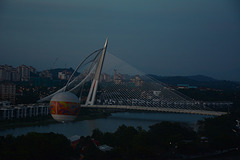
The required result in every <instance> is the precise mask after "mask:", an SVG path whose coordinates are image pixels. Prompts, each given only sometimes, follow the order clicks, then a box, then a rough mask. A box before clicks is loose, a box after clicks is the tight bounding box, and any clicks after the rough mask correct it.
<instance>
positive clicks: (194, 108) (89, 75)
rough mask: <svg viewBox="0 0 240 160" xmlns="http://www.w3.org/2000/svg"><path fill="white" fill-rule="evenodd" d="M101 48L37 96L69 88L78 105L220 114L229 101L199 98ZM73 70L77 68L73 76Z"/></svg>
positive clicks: (47, 98)
mask: <svg viewBox="0 0 240 160" xmlns="http://www.w3.org/2000/svg"><path fill="white" fill-rule="evenodd" d="M107 43H108V41H107V40H106V43H105V45H104V48H102V49H99V50H96V51H95V52H93V53H91V54H90V55H89V56H88V57H86V58H85V59H84V60H83V61H82V62H81V63H80V64H79V66H78V67H77V68H76V70H75V72H74V73H73V74H72V76H71V77H70V79H69V81H68V82H67V85H66V86H64V87H63V88H62V89H60V90H58V91H57V92H55V93H53V94H51V95H49V96H47V97H45V98H43V99H41V100H39V102H45V101H50V100H51V98H52V97H53V96H54V95H56V94H57V93H60V92H65V91H69V92H72V93H74V94H75V95H77V96H78V97H79V100H80V102H81V107H85V108H105V109H125V110H141V111H155V112H176V113H189V114H202V115H214V116H219V115H223V114H226V113H227V112H226V111H222V110H221V108H223V107H225V108H226V107H228V106H230V105H231V103H229V102H200V101H196V100H194V99H192V98H190V97H187V96H185V95H183V94H181V93H180V92H178V91H177V90H174V89H172V88H171V87H169V86H167V85H165V84H164V83H162V82H159V81H158V80H156V79H154V78H153V77H151V76H148V75H146V74H144V73H142V72H140V71H138V70H137V69H135V68H134V67H132V66H131V65H129V64H127V63H126V62H124V61H122V60H120V59H119V58H117V57H115V56H114V55H112V54H110V53H108V52H106V50H107ZM76 72H80V74H79V75H78V76H75V73H76Z"/></svg>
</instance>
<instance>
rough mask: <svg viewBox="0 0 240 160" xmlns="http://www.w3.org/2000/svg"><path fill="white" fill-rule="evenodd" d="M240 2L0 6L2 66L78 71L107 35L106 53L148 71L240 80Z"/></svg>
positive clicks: (73, 1) (52, 0)
mask: <svg viewBox="0 0 240 160" xmlns="http://www.w3.org/2000/svg"><path fill="white" fill-rule="evenodd" d="M239 4H240V3H239V2H238V1H235V0H230V1H226V0H214V1H204V0H203V1H200V0H197V1H176V0H173V1H154V0H150V1H144V0H141V1H136V0H133V1H130V2H129V1H126V0H124V1H121V2H117V1H109V0H104V1H101V2H98V1H95V0H92V1H76V0H70V1H63V0H58V1H56V0H48V1H39V0H36V1H30V0H23V1H21V2H19V1H16V0H13V1H1V2H0V20H1V24H0V34H1V36H0V53H1V54H0V56H1V58H0V64H1V65H4V64H8V65H12V66H14V67H17V66H20V65H22V64H25V65H27V66H33V67H35V68H36V69H37V70H38V71H40V70H47V69H51V68H64V67H67V68H69V67H72V68H75V67H76V66H77V65H78V63H80V62H81V60H82V59H83V58H85V57H86V56H87V55H88V54H90V53H91V52H92V51H94V50H96V49H99V48H101V47H102V45H103V43H104V40H105V38H106V37H107V36H109V48H108V51H109V52H110V53H112V54H114V55H115V56H117V57H119V58H121V59H123V60H124V61H126V62H127V63H129V64H131V65H132V66H134V67H136V68H138V69H139V70H141V71H143V72H145V73H149V74H156V75H163V76H173V75H176V76H185V75H199V74H200V75H206V76H210V77H213V78H216V79H220V80H234V81H240V74H239V73H240V63H239V60H240V55H239V53H240V45H239V44H240V20H239V19H240V16H239V15H240V5H239Z"/></svg>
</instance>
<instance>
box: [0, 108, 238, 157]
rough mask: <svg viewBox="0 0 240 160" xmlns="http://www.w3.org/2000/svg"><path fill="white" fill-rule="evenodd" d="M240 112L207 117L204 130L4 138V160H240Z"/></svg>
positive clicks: (161, 128)
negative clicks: (103, 148)
mask: <svg viewBox="0 0 240 160" xmlns="http://www.w3.org/2000/svg"><path fill="white" fill-rule="evenodd" d="M239 113H240V112H238V111H236V112H234V113H232V114H230V115H224V116H220V117H215V118H208V119H205V120H203V121H201V122H199V130H198V132H195V131H193V129H192V128H190V127H189V126H188V125H187V124H181V123H176V122H161V123H158V124H155V125H152V126H150V127H149V130H144V129H142V128H141V127H137V128H134V127H131V126H125V125H122V126H120V127H119V128H118V129H117V130H116V131H115V132H114V133H109V132H106V133H103V132H101V131H100V130H99V129H95V130H94V131H93V133H92V136H91V137H90V136H88V137H83V136H82V137H81V138H80V139H79V140H77V141H75V142H76V143H75V142H72V143H71V142H70V141H69V140H68V139H67V138H66V137H65V136H63V135H60V134H54V133H29V134H27V135H23V136H19V137H13V136H10V135H8V136H6V137H1V138H0V160H13V159H18V160H42V159H45V160H48V159H51V160H53V159H59V160H71V159H73V160H75V159H84V160H95V159H104V160H112V159H113V160H122V159H124V160H125V159H126V160H132V159H137V160H143V159H144V160H145V159H148V160H155V159H161V160H165V159H172V160H174V159H205V158H209V157H210V158H220V157H221V155H222V156H226V157H227V158H228V159H231V158H233V156H234V158H236V157H237V158H240V153H239V148H240V127H239V126H237V121H236V120H240V117H239V116H240V114H239ZM103 144H105V145H108V146H110V147H112V149H111V150H109V151H101V150H100V149H99V145H103ZM71 145H72V146H71ZM237 149H238V150H237ZM229 157H230V158H229Z"/></svg>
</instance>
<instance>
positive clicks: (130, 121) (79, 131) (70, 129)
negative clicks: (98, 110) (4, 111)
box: [0, 112, 209, 140]
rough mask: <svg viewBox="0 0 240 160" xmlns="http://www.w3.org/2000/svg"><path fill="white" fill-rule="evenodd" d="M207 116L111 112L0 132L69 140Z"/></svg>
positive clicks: (1, 133) (193, 121)
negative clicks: (122, 127) (54, 135)
mask: <svg viewBox="0 0 240 160" xmlns="http://www.w3.org/2000/svg"><path fill="white" fill-rule="evenodd" d="M207 117H209V116H203V115H191V114H176V113H129V112H121V113H113V114H112V115H111V116H109V117H107V118H101V119H93V120H84V121H78V122H74V123H64V124H62V123H57V124H50V125H48V126H33V127H24V128H15V129H8V130H4V131H1V132H0V135H1V136H5V135H8V134H12V135H14V136H19V135H23V134H27V133H28V132H39V133H48V132H54V133H59V134H63V135H65V136H66V137H68V138H69V139H71V140H74V139H77V138H79V137H80V136H88V135H91V134H92V131H93V130H94V129H96V128H98V129H100V130H101V131H103V132H114V131H116V130H117V128H118V127H119V126H120V125H123V124H124V125H126V126H133V127H138V126H141V127H142V128H143V129H146V130H148V129H149V128H148V127H149V126H151V125H154V124H156V123H159V122H161V121H172V122H182V123H188V124H190V125H192V126H194V124H196V122H197V121H198V120H202V119H204V118H207Z"/></svg>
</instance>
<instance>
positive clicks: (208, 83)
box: [149, 74, 240, 90]
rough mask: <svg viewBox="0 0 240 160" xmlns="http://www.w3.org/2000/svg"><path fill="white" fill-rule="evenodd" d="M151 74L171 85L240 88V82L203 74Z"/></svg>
mask: <svg viewBox="0 0 240 160" xmlns="http://www.w3.org/2000/svg"><path fill="white" fill-rule="evenodd" d="M149 76H150V77H153V78H155V79H157V80H159V81H161V82H163V83H165V84H167V85H170V86H171V85H172V86H176V85H178V84H189V85H191V86H197V87H209V88H216V89H234V90H240V82H234V81H226V80H216V79H214V78H211V77H207V76H203V75H194V76H158V75H153V74H150V75H149Z"/></svg>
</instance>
